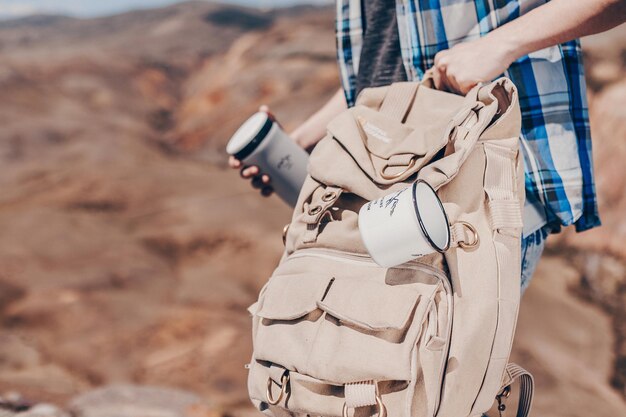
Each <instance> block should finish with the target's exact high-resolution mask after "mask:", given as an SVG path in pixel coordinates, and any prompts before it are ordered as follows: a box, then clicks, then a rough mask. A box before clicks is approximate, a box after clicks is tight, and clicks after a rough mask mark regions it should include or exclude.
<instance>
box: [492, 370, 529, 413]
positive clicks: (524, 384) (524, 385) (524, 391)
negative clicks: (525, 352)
mask: <svg viewBox="0 0 626 417" xmlns="http://www.w3.org/2000/svg"><path fill="white" fill-rule="evenodd" d="M517 380H519V383H520V396H519V403H518V406H517V417H527V416H528V414H529V413H530V408H531V407H532V404H533V395H534V392H535V380H534V378H533V376H532V374H531V373H530V372H528V371H527V370H526V369H524V368H522V367H521V366H519V365H517V364H515V363H509V364H508V365H507V366H506V371H505V373H504V381H503V382H502V390H501V391H500V393H499V394H498V395H497V396H496V400H497V401H498V410H499V411H500V415H502V411H504V409H505V407H504V404H502V398H503V397H504V398H507V397H508V396H509V395H510V393H511V384H513V382H515V381H517Z"/></svg>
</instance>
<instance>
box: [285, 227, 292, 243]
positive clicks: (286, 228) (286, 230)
mask: <svg viewBox="0 0 626 417" xmlns="http://www.w3.org/2000/svg"><path fill="white" fill-rule="evenodd" d="M289 226H291V223H287V224H286V225H285V226H284V227H283V245H286V244H287V232H288V231H289Z"/></svg>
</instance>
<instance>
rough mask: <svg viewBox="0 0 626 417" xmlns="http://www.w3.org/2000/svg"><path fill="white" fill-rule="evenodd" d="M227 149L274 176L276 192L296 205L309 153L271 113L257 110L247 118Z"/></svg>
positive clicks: (238, 157) (231, 153)
mask: <svg viewBox="0 0 626 417" xmlns="http://www.w3.org/2000/svg"><path fill="white" fill-rule="evenodd" d="M226 152H228V153H229V154H230V155H233V156H234V157H235V158H237V159H239V160H240V161H242V162H243V164H244V165H257V166H258V167H259V169H260V170H261V172H262V173H264V174H267V175H269V176H270V178H271V181H272V182H271V185H272V187H273V188H274V191H275V192H276V194H278V196H279V197H280V198H282V199H283V200H284V201H285V202H286V203H287V204H289V205H290V206H292V207H294V206H295V205H296V201H297V200H298V194H300V189H301V188H302V185H303V184H304V180H305V179H306V175H307V164H308V162H309V154H307V153H306V151H305V150H304V149H302V148H301V147H300V146H298V144H296V143H295V142H294V141H293V140H291V138H290V137H289V136H287V134H286V133H285V132H284V131H283V130H282V129H281V127H280V126H279V124H278V123H277V122H276V121H275V120H274V119H273V118H272V117H271V116H270V115H269V114H267V113H266V112H257V113H255V114H253V115H252V116H251V117H250V118H249V119H248V120H246V121H245V122H244V123H243V124H242V125H241V127H240V128H239V129H238V130H237V131H236V132H235V134H234V135H233V136H232V138H231V139H230V141H229V142H228V144H227V145H226Z"/></svg>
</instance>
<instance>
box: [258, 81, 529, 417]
mask: <svg viewBox="0 0 626 417" xmlns="http://www.w3.org/2000/svg"><path fill="white" fill-rule="evenodd" d="M520 128H521V117H520V109H519V103H518V95H517V90H516V89H515V86H514V85H513V84H512V82H511V81H510V80H508V79H506V78H501V79H499V80H496V81H494V82H491V83H488V84H485V85H478V86H476V87H475V88H474V89H472V90H471V91H470V92H469V93H468V94H467V95H466V96H465V97H462V96H458V95H454V94H450V93H447V92H442V91H438V90H436V89H434V87H433V83H432V79H431V78H428V77H427V78H425V79H424V80H423V81H422V82H401V83H395V84H392V85H390V86H386V87H377V88H369V89H365V90H363V91H362V92H361V93H360V94H359V96H358V99H357V101H356V105H355V106H354V107H352V108H350V109H348V110H346V111H344V112H342V113H340V114H339V115H337V116H336V117H335V118H334V119H333V120H332V121H331V122H330V123H329V125H328V127H327V135H326V137H325V138H324V139H323V140H322V141H321V142H319V144H318V145H317V146H316V147H315V149H314V151H313V152H312V154H311V157H310V161H309V166H308V172H309V174H308V177H307V179H306V181H305V183H304V186H303V188H302V191H301V193H300V195H299V198H298V202H297V204H296V207H295V210H294V213H293V217H292V220H291V223H290V224H289V225H287V226H286V227H285V230H284V235H283V240H284V243H285V252H284V255H283V257H282V259H281V261H280V263H279V265H278V267H277V268H276V270H275V271H274V273H273V274H272V276H271V278H270V279H269V281H268V282H267V283H266V284H265V286H264V287H263V288H262V290H261V292H260V295H259V298H258V301H257V302H256V303H255V304H253V305H252V306H250V308H249V311H250V313H251V315H252V336H253V356H252V360H251V362H250V364H248V365H247V367H248V369H249V375H248V390H249V394H250V398H251V400H252V402H253V404H254V405H255V406H256V407H257V408H258V409H259V410H260V411H262V412H264V413H265V414H267V415H270V416H275V417H280V416H306V417H308V416H344V417H346V416H348V415H354V416H357V417H363V416H375V415H378V416H379V417H384V416H389V417H432V416H440V417H464V416H481V415H482V414H483V413H484V412H486V411H487V410H489V409H490V407H491V406H492V405H493V403H494V399H497V400H498V405H499V410H500V411H502V410H503V409H504V408H505V407H504V404H501V402H502V401H503V399H504V398H505V397H508V395H509V393H510V385H511V383H512V382H513V381H514V380H516V379H519V381H520V388H521V394H520V399H519V405H518V412H517V416H518V417H525V416H526V415H528V413H529V410H530V406H531V403H532V394H533V379H532V376H531V375H530V374H529V373H528V372H526V371H525V370H523V369H522V368H520V367H518V366H517V365H514V364H509V363H508V359H509V355H510V352H511V346H512V341H513V335H514V333H515V325H516V321H517V315H518V309H519V302H520V273H521V266H520V263H521V260H520V258H521V253H520V252H521V246H520V244H521V242H520V239H521V230H522V208H523V204H524V175H523V160H522V157H521V155H520V153H519V149H518V146H519V136H520ZM416 179H422V180H425V181H426V182H428V183H429V184H430V185H431V186H432V187H433V188H434V189H435V190H437V194H438V196H439V198H440V199H441V201H442V203H443V206H444V208H445V211H446V213H447V216H448V220H449V224H450V228H451V247H450V249H449V250H447V251H446V252H445V253H434V254H431V255H426V256H422V257H420V258H418V259H415V260H413V261H409V262H406V263H404V264H402V265H399V266H396V267H392V268H383V267H380V266H378V265H377V264H376V263H374V262H373V261H372V259H371V258H370V256H369V255H368V253H367V251H366V249H365V247H364V244H363V242H362V240H361V238H360V235H359V230H358V213H359V209H360V208H361V207H362V206H363V205H364V204H365V203H367V202H369V201H371V200H375V199H378V198H380V197H383V196H385V195H387V194H389V193H391V192H395V191H398V190H402V189H404V188H406V187H408V186H409V185H410V184H411V183H412V182H414V181H416Z"/></svg>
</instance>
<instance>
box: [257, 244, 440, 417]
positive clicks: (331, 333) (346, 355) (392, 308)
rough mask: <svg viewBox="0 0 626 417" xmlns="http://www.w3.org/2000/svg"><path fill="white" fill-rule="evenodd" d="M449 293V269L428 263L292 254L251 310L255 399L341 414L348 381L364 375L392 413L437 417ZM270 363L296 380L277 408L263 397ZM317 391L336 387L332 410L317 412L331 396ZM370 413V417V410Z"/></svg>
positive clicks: (278, 383) (277, 384) (276, 384)
mask: <svg viewBox="0 0 626 417" xmlns="http://www.w3.org/2000/svg"><path fill="white" fill-rule="evenodd" d="M302 271H307V272H302ZM312 271H315V272H312ZM325 271H333V272H332V273H330V272H328V273H326V272H325ZM450 297H451V290H450V287H449V283H448V282H447V281H445V276H444V275H443V273H442V272H441V271H440V270H438V269H436V268H434V267H432V266H428V265H424V264H419V263H417V262H414V263H412V264H405V265H402V266H399V267H396V268H382V267H379V266H378V265H376V264H375V263H373V262H372V261H371V259H369V258H368V257H365V256H361V255H356V254H346V253H336V252H335V251H331V250H316V249H309V250H302V251H298V252H295V253H294V254H292V255H291V256H290V257H289V258H287V259H286V260H285V261H284V262H283V263H282V264H281V266H280V267H279V268H278V269H277V271H276V273H275V274H274V276H273V277H272V278H271V279H270V281H269V282H268V284H267V285H266V286H265V288H264V290H263V292H262V294H261V296H260V298H259V302H258V304H257V306H256V308H255V309H253V314H254V318H253V320H254V327H253V329H254V330H253V331H254V345H255V352H254V358H253V361H252V364H251V366H252V369H256V371H255V372H253V373H251V376H250V378H252V379H254V381H251V382H250V384H252V386H251V387H250V391H251V392H256V397H257V400H258V401H260V402H259V403H257V406H258V407H259V409H261V410H263V409H264V408H263V407H268V406H270V408H276V407H279V408H281V407H282V408H286V409H288V410H290V411H297V412H303V413H304V414H315V415H338V414H337V413H340V412H341V410H340V409H339V408H338V407H339V406H341V404H343V400H342V399H341V397H342V396H343V395H344V391H343V389H344V387H346V386H348V385H352V384H355V383H363V382H364V383H368V381H369V383H372V384H374V385H375V386H376V387H377V392H378V394H379V395H380V398H381V400H382V402H383V403H384V404H385V407H387V409H388V410H389V411H390V412H391V411H392V410H395V414H394V415H407V416H408V415H414V414H416V413H417V414H420V415H434V412H435V410H436V407H437V405H438V401H439V397H440V392H439V387H441V381H442V378H443V375H444V369H445V356H446V352H447V348H448V345H449V334H450V324H451V323H450V317H451V316H452V312H451V300H450ZM271 369H282V370H284V372H286V373H287V374H289V375H290V378H291V377H293V380H291V379H290V382H288V386H287V390H289V392H288V394H286V395H285V398H286V399H285V400H284V403H279V404H277V405H271V404H269V403H268V401H267V400H266V401H263V398H262V397H263V395H265V394H264V393H265V391H264V390H265V389H266V388H265V385H264V384H265V383H266V382H267V379H268V378H269V376H266V375H270V374H271V372H270V371H269V370H271ZM262 370H263V371H262ZM259 372H261V374H262V375H263V376H262V377H261V376H259V375H261V374H259V375H257V374H258V373H259ZM271 381H273V382H271V386H272V389H273V391H272V392H273V394H272V395H274V394H276V395H278V394H277V393H278V392H279V391H280V389H282V386H283V385H284V384H283V383H282V380H281V378H280V377H277V376H274V377H273V379H271ZM297 384H300V385H297ZM318 390H322V391H323V392H326V391H327V390H330V391H333V390H335V391H333V392H335V394H332V395H333V396H338V397H339V398H337V401H336V404H335V403H333V404H332V405H331V404H328V405H329V407H330V406H332V409H333V410H334V412H333V414H322V411H325V410H322V409H320V408H319V404H318V402H320V401H325V400H324V396H326V395H327V393H326V394H324V393H317V391H318ZM300 391H301V392H300ZM322 391H320V392H322ZM298 392H300V393H299V394H298ZM328 395H330V394H328ZM296 397H297V398H296ZM416 399H418V400H416ZM347 402H348V401H347V400H346V403H347ZM268 404H269V405H268ZM307 410H308V412H307ZM368 410H369V411H368V413H369V414H371V415H375V414H376V407H370V408H369V409H368ZM339 415H340V414H339Z"/></svg>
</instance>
